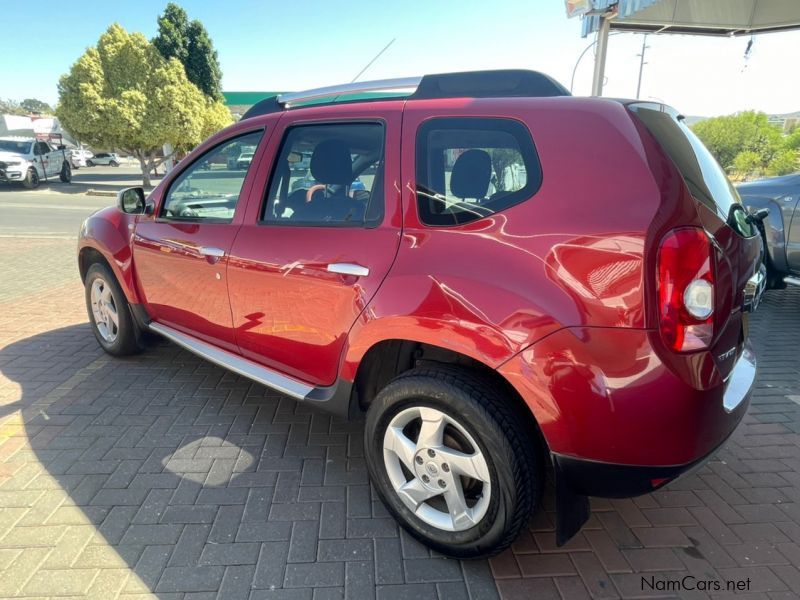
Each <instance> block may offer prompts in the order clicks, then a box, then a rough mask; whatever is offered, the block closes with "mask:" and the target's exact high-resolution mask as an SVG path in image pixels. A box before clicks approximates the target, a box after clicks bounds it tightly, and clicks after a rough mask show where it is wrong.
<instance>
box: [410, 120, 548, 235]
mask: <svg viewBox="0 0 800 600" xmlns="http://www.w3.org/2000/svg"><path fill="white" fill-rule="evenodd" d="M416 150H417V157H416V160H417V164H416V175H417V207H418V210H419V217H420V220H421V221H422V222H423V223H425V224H426V225H436V226H447V225H462V224H464V223H469V222H470V221H475V220H477V219H481V218H483V217H486V216H489V215H492V214H494V213H496V212H498V211H501V210H504V209H506V208H508V207H510V206H513V205H515V204H518V203H520V202H522V201H524V200H527V199H528V198H530V197H531V196H533V195H534V194H535V193H536V191H537V190H538V189H539V186H540V185H541V183H542V171H541V167H540V165H539V158H538V156H537V155H536V149H535V148H534V145H533V140H532V139H531V136H530V132H529V131H528V129H527V127H525V126H524V125H523V124H522V123H520V122H518V121H513V120H511V119H484V118H469V117H468V118H440V119H431V120H429V121H425V122H424V123H423V124H422V125H421V126H420V128H419V130H418V132H417V148H416Z"/></svg>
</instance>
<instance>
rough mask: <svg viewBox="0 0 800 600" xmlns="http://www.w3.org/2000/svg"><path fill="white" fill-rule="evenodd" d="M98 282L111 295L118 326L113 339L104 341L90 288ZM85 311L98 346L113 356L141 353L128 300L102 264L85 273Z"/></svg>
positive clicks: (104, 337) (112, 275)
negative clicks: (106, 287) (106, 288)
mask: <svg viewBox="0 0 800 600" xmlns="http://www.w3.org/2000/svg"><path fill="white" fill-rule="evenodd" d="M98 280H99V284H101V285H102V287H103V288H105V286H108V291H109V292H110V294H111V299H112V302H113V306H114V308H115V309H116V315H117V318H118V324H117V328H116V336H115V337H114V338H113V339H106V336H104V334H103V333H102V332H101V327H100V325H99V324H98V321H97V318H96V317H95V313H94V310H93V305H92V287H93V286H94V284H95V282H96V281H98ZM84 288H85V298H86V310H87V312H88V314H89V322H90V323H91V326H92V332H93V333H94V337H95V338H97V342H98V343H99V344H100V346H101V347H102V348H103V350H105V351H106V352H108V353H109V354H111V355H113V356H128V355H130V354H136V353H137V352H139V351H141V349H142V347H141V345H140V343H139V338H140V336H139V335H138V332H137V330H136V328H137V326H136V323H135V321H134V320H133V317H132V315H131V310H130V306H129V305H128V300H127V299H126V298H125V294H124V292H123V291H122V288H120V286H119V284H118V283H117V279H116V277H114V274H113V273H111V271H110V270H109V269H108V267H107V266H106V265H104V264H102V263H94V264H93V265H92V266H91V267H89V270H88V271H87V272H86V279H85V281H84Z"/></svg>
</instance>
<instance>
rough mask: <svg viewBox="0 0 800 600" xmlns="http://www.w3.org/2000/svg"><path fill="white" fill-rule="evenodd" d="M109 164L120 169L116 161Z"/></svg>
mask: <svg viewBox="0 0 800 600" xmlns="http://www.w3.org/2000/svg"><path fill="white" fill-rule="evenodd" d="M108 164H110V165H111V166H112V167H118V166H119V163H118V162H117V161H115V160H112V161H111V162H110V163H108Z"/></svg>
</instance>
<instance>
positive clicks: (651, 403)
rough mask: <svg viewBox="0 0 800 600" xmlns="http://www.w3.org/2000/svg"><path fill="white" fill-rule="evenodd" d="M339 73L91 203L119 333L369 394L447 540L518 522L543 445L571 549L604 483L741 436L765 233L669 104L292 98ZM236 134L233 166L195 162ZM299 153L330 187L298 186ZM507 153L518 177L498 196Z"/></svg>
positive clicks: (422, 86)
mask: <svg viewBox="0 0 800 600" xmlns="http://www.w3.org/2000/svg"><path fill="white" fill-rule="evenodd" d="M400 83H402V84H404V85H406V86H407V85H409V82H408V81H407V80H404V81H401V82H397V81H391V82H378V83H377V84H375V86H374V87H372V84H353V85H352V86H351V87H349V88H347V90H348V91H349V92H351V93H360V92H365V91H370V90H374V89H384V88H390V87H395V88H396V87H398V85H399V84H400ZM334 89H335V90H336V91H335V93H336V94H337V95H339V96H341V97H343V98H347V91H343V90H342V88H339V87H337V88H334ZM320 94H321V92H320V91H319V90H316V91H315V90H312V91H311V92H308V93H298V94H287V95H284V96H281V97H279V98H277V99H276V98H270V99H268V100H265V101H263V102H261V103H259V104H256V105H255V106H254V107H253V108H251V109H250V111H248V113H247V114H245V116H244V117H243V118H242V120H241V121H239V122H238V123H237V124H235V125H232V126H230V127H229V128H227V129H225V130H223V131H222V132H220V133H218V134H216V135H214V136H213V137H212V138H211V139H209V140H208V141H206V142H205V143H203V144H201V145H200V146H199V147H198V148H197V149H195V150H194V151H193V152H192V153H191V155H189V156H188V157H187V159H186V160H185V161H183V162H182V163H181V165H180V167H178V168H176V169H175V170H174V171H172V172H171V173H169V174H168V175H167V176H166V177H165V178H164V180H163V181H162V182H161V183H160V184H159V185H158V186H157V187H156V189H155V190H153V192H152V193H150V195H149V196H147V197H145V193H144V191H143V190H142V189H141V188H129V189H128V190H125V191H123V192H121V193H120V196H119V201H118V207H110V208H107V209H104V210H101V211H100V212H98V213H96V214H95V215H93V216H91V217H90V218H89V219H87V221H86V222H85V223H84V224H83V227H82V229H81V234H80V243H79V265H80V275H81V277H82V279H83V281H84V284H85V288H86V304H87V309H88V313H89V318H90V320H91V323H92V330H93V332H94V335H95V337H96V338H97V340H98V342H99V343H100V345H101V346H102V347H103V348H104V349H105V350H106V351H107V352H108V353H110V354H112V355H125V354H130V353H132V352H136V351H139V350H140V349H141V348H142V346H143V340H144V338H143V336H142V332H145V331H151V332H156V333H158V334H160V335H162V336H164V337H165V338H167V339H169V340H172V341H173V342H175V343H176V344H178V345H180V346H182V347H184V348H186V349H188V350H190V351H192V352H194V353H196V354H198V355H200V356H202V357H205V358H207V359H209V360H211V361H212V362H214V363H216V364H218V365H221V366H223V367H225V368H228V369H231V370H232V371H234V372H235V373H238V374H240V375H242V376H244V377H248V378H250V379H253V380H254V381H257V382H259V383H261V384H263V385H266V386H268V387H271V388H273V389H275V390H277V391H279V392H282V393H284V394H286V395H288V396H290V397H292V398H295V399H297V400H299V401H301V402H304V403H306V404H307V405H310V406H314V407H317V408H319V409H323V410H328V411H331V412H333V413H335V414H337V415H340V416H343V417H350V418H356V417H358V416H360V415H365V416H366V424H365V429H364V457H365V460H366V464H367V467H368V469H369V473H370V476H371V479H372V481H373V483H374V485H375V489H376V490H377V491H378V493H379V494H380V496H381V498H382V499H383V501H384V503H385V504H386V506H387V507H388V510H389V511H390V513H391V514H392V515H394V517H395V518H396V519H397V520H398V521H399V522H400V523H401V524H402V525H403V526H404V527H405V528H406V529H407V530H408V531H409V532H410V533H411V534H412V535H413V536H415V537H416V538H418V539H419V540H421V541H423V542H424V543H426V544H427V545H429V546H430V547H431V548H433V549H435V550H436V551H438V552H442V553H445V554H447V555H450V556H456V557H477V556H486V555H490V554H493V553H496V552H499V551H500V550H502V549H503V548H505V547H507V546H509V545H510V544H511V543H512V542H513V540H514V539H515V537H516V536H517V534H518V533H519V532H520V531H521V529H522V528H523V527H524V526H525V524H526V523H527V522H528V519H529V517H530V516H531V514H532V512H533V511H534V510H535V509H536V507H537V506H538V505H539V498H540V495H541V492H542V489H543V486H544V478H545V472H546V469H545V465H546V464H548V463H549V464H550V465H551V466H552V473H553V476H554V488H555V509H556V513H557V514H556V541H557V543H558V544H563V543H564V542H566V541H567V540H568V539H569V538H570V537H571V536H572V535H574V534H575V533H576V532H577V531H578V530H579V529H580V527H581V526H582V525H583V523H584V522H585V521H586V519H587V518H588V515H589V502H588V497H589V496H592V495H596V496H606V497H627V496H635V495H639V494H643V493H647V492H650V491H652V490H655V489H658V488H660V487H661V486H663V485H665V484H666V483H667V482H669V481H671V480H673V479H674V478H676V477H677V476H679V475H681V474H682V473H684V472H685V471H687V470H688V469H690V468H692V467H694V466H696V465H698V464H700V463H702V462H703V461H705V460H706V459H707V458H708V457H709V456H710V455H711V454H713V453H714V452H715V451H716V450H717V449H718V448H719V447H720V445H721V444H723V443H724V442H725V440H726V439H727V438H728V437H729V436H730V435H731V433H732V432H733V430H734V429H735V428H736V426H737V424H738V423H739V421H740V420H741V418H742V416H743V415H744V414H745V411H746V410H747V405H748V401H749V396H750V391H751V388H752V386H753V381H754V378H755V365H756V363H755V356H754V354H753V352H752V350H751V348H750V345H749V342H748V339H747V319H748V313H747V311H748V310H752V309H753V307H755V306H756V305H757V304H758V302H757V298H755V295H757V294H758V293H759V290H760V288H759V286H758V273H757V272H756V264H757V262H758V260H759V255H760V240H759V237H758V236H757V231H756V229H755V227H753V226H752V224H751V223H750V222H749V221H747V220H746V219H741V218H737V217H738V216H740V212H742V213H743V211H744V209H743V207H742V205H741V204H740V203H739V199H738V197H737V196H736V194H735V193H734V192H733V189H732V188H731V187H730V185H729V184H728V181H727V179H726V178H725V175H724V173H723V171H722V170H721V169H720V167H719V165H717V163H716V162H715V161H714V159H713V158H712V157H711V155H710V153H709V152H708V151H707V150H706V148H705V147H704V146H703V145H702V143H700V141H699V140H698V139H697V137H695V135H694V134H693V133H692V132H691V130H690V129H689V128H688V127H687V126H686V125H685V123H684V121H683V118H682V117H681V116H680V115H679V114H678V113H677V112H676V111H675V110H673V109H672V108H669V107H668V106H664V105H663V104H657V103H651V102H640V101H635V100H630V101H625V100H611V99H607V98H573V97H570V95H569V93H568V92H567V91H566V90H565V88H564V87H563V86H561V85H560V84H558V83H556V82H555V81H553V80H552V79H550V78H549V77H547V76H545V75H542V74H540V73H535V72H530V71H499V72H491V71H490V72H478V73H458V74H445V75H432V76H425V77H423V78H421V79H420V80H419V81H418V84H417V85H416V91H414V92H413V93H412V94H410V95H409V96H407V97H406V98H401V99H382V100H370V101H350V102H336V101H335V99H333V100H331V101H329V102H327V103H326V102H321V103H319V104H317V105H314V106H305V107H297V108H293V107H291V106H294V103H297V102H302V100H303V99H307V98H318V96H319V95H320ZM465 98H469V101H468V102H465V101H464V99H465ZM242 144H251V145H252V146H254V147H255V148H256V149H255V155H254V156H255V158H254V159H253V160H252V161H251V162H250V164H249V166H248V168H247V169H246V170H244V171H241V172H237V177H231V176H230V173H226V176H225V177H224V178H223V177H219V178H214V177H211V176H209V172H208V171H202V168H203V164H204V163H205V161H208V160H209V159H213V157H214V156H215V155H216V154H217V153H221V154H223V155H226V156H227V155H230V153H231V152H230V150H231V148H232V147H234V146H237V145H239V146H241V145H242ZM304 153H310V154H311V159H310V161H309V169H310V176H311V178H313V179H312V181H313V182H315V185H319V186H320V188H321V189H320V190H318V191H317V192H316V193H313V194H311V198H308V197H307V196H308V189H304V188H302V187H301V188H296V189H294V190H292V189H291V186H290V183H291V181H290V180H291V178H293V177H294V178H295V179H297V178H299V177H301V174H299V173H294V174H293V172H292V169H291V168H290V165H291V162H292V161H291V160H290V159H291V157H295V158H296V157H297V156H303V155H304ZM451 158H452V160H451ZM494 164H506V165H507V164H518V165H520V167H519V169H517V170H518V171H520V172H521V171H522V169H524V172H525V177H516V178H512V177H502V178H498V183H497V186H498V188H502V189H498V190H497V191H496V192H494V193H492V194H488V191H489V189H490V179H491V176H492V172H493V165H494ZM201 171H202V172H201ZM366 172H370V173H374V176H373V177H371V178H370V179H369V180H367V178H365V177H364V178H362V179H361V181H362V182H363V183H364V187H365V189H364V190H360V191H359V193H358V194H357V195H353V196H351V195H349V194H348V193H347V190H348V187H349V186H350V185H351V184H352V182H353V181H356V180H357V178H359V177H361V176H362V175H363V174H364V173H366ZM367 181H369V183H368V184H367ZM508 182H510V183H508ZM506 186H508V187H506ZM309 189H311V188H309ZM287 209H290V210H287ZM176 231H179V232H180V235H176ZM199 289H202V293H200V294H198V293H197V290H199Z"/></svg>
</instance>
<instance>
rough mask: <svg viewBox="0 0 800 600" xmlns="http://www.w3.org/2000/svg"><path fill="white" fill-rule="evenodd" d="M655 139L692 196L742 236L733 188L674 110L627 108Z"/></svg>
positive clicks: (659, 106)
mask: <svg viewBox="0 0 800 600" xmlns="http://www.w3.org/2000/svg"><path fill="white" fill-rule="evenodd" d="M628 108H629V109H630V110H632V111H633V112H634V113H635V114H636V116H638V117H639V119H640V120H641V121H642V123H644V125H645V127H647V129H648V131H650V133H651V134H653V137H654V138H656V140H658V142H659V143H660V144H661V146H662V147H663V148H664V151H665V152H666V153H667V154H668V155H669V157H670V158H671V159H672V161H673V162H674V163H675V166H677V167H678V170H679V171H680V172H681V175H683V179H684V181H686V186H687V187H688V188H689V191H690V192H691V193H692V195H693V196H694V197H695V198H696V199H697V200H698V201H700V202H702V203H703V204H705V205H706V206H707V207H708V208H710V209H711V210H713V211H715V212H716V213H717V214H719V215H720V217H722V218H723V219H725V220H726V221H728V223H730V224H731V225H732V226H733V227H734V229H736V230H737V231H739V233H741V234H742V235H752V234H751V233H750V232H749V226H744V229H745V230H742V229H743V227H740V226H739V225H740V224H742V225H743V223H742V221H743V217H744V212H743V211H742V210H741V208H742V202H741V200H740V198H739V194H738V193H737V192H736V189H735V188H734V187H733V186H732V185H731V183H730V181H728V178H727V177H726V176H725V172H724V171H723V170H722V167H720V166H719V163H718V162H717V161H716V159H715V158H714V157H713V156H712V155H711V153H710V152H709V151H708V149H707V148H706V147H705V146H704V145H703V142H701V141H700V139H699V138H698V137H697V136H696V135H695V134H694V132H692V130H691V129H689V127H688V126H687V125H686V123H685V122H684V120H683V116H681V115H680V114H679V113H678V112H677V111H676V110H675V109H673V108H670V107H668V106H664V105H663V104H655V103H650V102H638V103H635V104H630V105H628Z"/></svg>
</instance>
